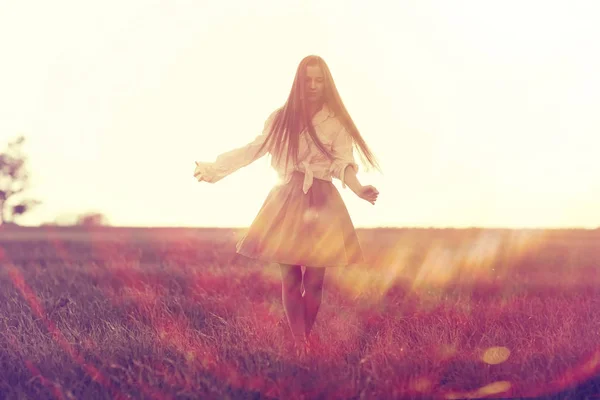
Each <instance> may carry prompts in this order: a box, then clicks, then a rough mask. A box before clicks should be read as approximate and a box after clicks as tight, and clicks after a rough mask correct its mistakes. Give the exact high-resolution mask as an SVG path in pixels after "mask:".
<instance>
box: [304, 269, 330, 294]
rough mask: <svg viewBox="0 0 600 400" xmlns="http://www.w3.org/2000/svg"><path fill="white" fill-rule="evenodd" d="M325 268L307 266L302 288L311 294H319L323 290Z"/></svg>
mask: <svg viewBox="0 0 600 400" xmlns="http://www.w3.org/2000/svg"><path fill="white" fill-rule="evenodd" d="M324 279H325V268H315V267H313V268H311V267H307V268H306V272H305V273H304V289H305V290H306V291H307V292H309V293H311V294H319V293H321V291H322V290H323V281H324Z"/></svg>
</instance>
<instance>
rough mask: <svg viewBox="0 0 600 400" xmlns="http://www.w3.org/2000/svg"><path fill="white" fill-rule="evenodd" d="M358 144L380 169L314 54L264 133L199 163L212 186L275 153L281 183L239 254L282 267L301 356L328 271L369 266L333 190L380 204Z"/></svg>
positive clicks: (307, 344) (288, 313)
mask: <svg viewBox="0 0 600 400" xmlns="http://www.w3.org/2000/svg"><path fill="white" fill-rule="evenodd" d="M353 144H354V145H355V146H356V147H357V149H358V150H359V152H360V155H361V159H362V161H363V164H365V165H366V164H367V162H368V164H370V165H371V166H373V167H375V168H377V169H378V170H379V166H378V163H377V161H376V159H375V157H374V156H373V154H372V153H371V151H370V149H369V148H368V146H367V145H366V143H365V141H364V140H363V138H362V136H361V135H360V133H359V132H358V130H357V129H356V126H355V125H354V122H353V121H352V118H350V115H349V114H348V112H347V111H346V108H345V107H344V104H343V103H342V100H341V98H340V96H339V94H338V91H337V89H336V87H335V84H334V81H333V78H332V76H331V73H330V71H329V68H328V67H327V64H326V63H325V61H324V60H323V59H322V58H321V57H318V56H314V55H311V56H308V57H305V58H304V59H303V60H302V61H301V62H300V64H299V65H298V69H297V71H296V76H295V78H294V83H293V85H292V90H291V92H290V94H289V97H288V99H287V101H286V103H285V104H284V106H283V107H281V108H279V109H278V110H276V111H274V112H273V113H272V114H271V115H270V116H269V118H268V119H267V121H266V122H265V126H264V130H263V133H262V134H261V135H259V136H258V137H256V139H255V140H254V141H253V142H251V143H249V144H247V145H246V146H244V147H241V148H238V149H235V150H232V151H229V152H227V153H224V154H221V155H220V156H219V157H217V159H216V161H215V162H214V163H202V162H196V169H195V171H194V177H195V178H196V179H198V181H205V182H211V183H214V182H217V181H219V180H221V179H222V178H224V177H225V176H227V175H229V174H231V173H233V172H234V171H236V170H238V169H239V168H242V167H244V166H246V165H248V164H250V163H252V162H253V161H255V160H257V159H259V158H260V157H262V156H264V155H265V154H266V153H267V152H269V153H270V154H271V155H272V161H271V165H272V167H273V168H274V169H275V170H276V171H277V172H278V175H279V177H280V183H279V184H277V185H276V186H275V187H274V188H273V189H272V190H271V191H270V193H269V194H268V196H267V198H266V200H265V202H264V204H263V205H262V207H261V209H260V211H259V212H258V215H257V216H256V218H255V219H254V221H253V222H252V224H251V226H250V228H249V229H248V232H247V233H246V234H245V236H244V237H243V238H242V239H241V240H240V241H239V242H238V244H237V246H236V248H237V253H239V254H242V255H244V256H247V257H250V258H253V259H257V260H261V261H265V262H268V263H278V264H279V266H280V269H281V277H282V302H283V307H284V310H285V314H286V317H287V320H288V324H289V326H290V329H291V332H292V335H293V337H294V343H295V345H296V348H297V349H298V351H299V352H301V353H305V352H306V351H307V350H309V349H310V346H311V343H312V340H311V341H309V338H311V337H310V332H311V329H312V326H313V324H314V322H315V318H316V316H317V312H318V310H319V306H320V305H321V298H322V293H323V291H322V289H323V280H324V277H325V270H326V268H327V267H343V266H347V265H350V264H354V263H359V262H361V261H363V255H362V250H361V248H360V244H359V242H358V237H357V235H356V232H355V231H354V226H353V224H352V221H351V220H350V216H349V215H348V211H347V209H346V206H345V205H344V202H343V200H342V198H341V196H340V194H339V192H338V191H337V189H336V188H335V186H334V185H333V184H332V177H335V178H337V179H339V180H340V181H341V182H342V187H343V188H345V187H346V185H347V186H348V187H349V188H350V189H351V190H352V191H353V192H354V193H355V194H356V195H357V196H358V197H360V198H362V199H364V200H366V201H368V202H370V203H371V204H375V201H376V200H377V196H378V194H379V192H378V191H377V189H376V188H375V187H373V186H370V185H367V186H363V185H361V184H360V182H359V181H358V179H357V177H356V173H357V171H358V165H357V163H356V162H355V159H354V155H353V147H352V146H353ZM365 158H366V162H365ZM301 266H304V268H305V272H304V275H303V274H302V270H301ZM301 286H303V287H304V293H302V292H301Z"/></svg>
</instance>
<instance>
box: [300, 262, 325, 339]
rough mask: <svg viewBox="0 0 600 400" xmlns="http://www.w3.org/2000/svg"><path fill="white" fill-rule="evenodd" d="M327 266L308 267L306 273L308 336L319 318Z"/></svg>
mask: <svg viewBox="0 0 600 400" xmlns="http://www.w3.org/2000/svg"><path fill="white" fill-rule="evenodd" d="M324 278H325V268H318V267H306V272H305V273H304V290H305V292H304V323H305V334H306V337H307V338H308V337H309V335H310V332H311V330H312V327H313V325H314V323H315V320H316V319H317V313H318V312H319V307H320V306H321V300H322V298H323V280H324Z"/></svg>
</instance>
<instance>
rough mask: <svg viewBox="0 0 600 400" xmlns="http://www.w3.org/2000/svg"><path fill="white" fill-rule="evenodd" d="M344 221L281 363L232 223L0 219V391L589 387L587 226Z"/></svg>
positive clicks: (233, 392)
mask: <svg viewBox="0 0 600 400" xmlns="http://www.w3.org/2000/svg"><path fill="white" fill-rule="evenodd" d="M358 232H359V237H360V240H361V244H362V246H363V250H364V252H365V255H366V259H367V262H366V264H365V265H359V266H353V267H352V268H345V269H328V271H327V273H326V276H325V288H324V298H323V304H322V306H321V309H320V311H319V314H318V316H317V321H316V324H315V328H314V333H315V334H316V335H318V336H319V338H320V342H321V346H320V347H318V348H317V349H316V351H317V353H316V354H311V355H309V356H308V359H297V358H296V357H295V356H294V353H293V351H292V349H291V348H290V342H289V339H290V338H289V336H290V335H289V328H288V327H287V323H286V321H285V316H284V312H283V307H282V305H281V281H280V275H279V269H278V267H277V265H274V264H273V265H268V264H266V265H265V264H263V263H260V262H255V261H252V260H248V259H246V258H244V257H241V256H238V255H236V254H235V243H236V240H237V239H238V238H239V237H240V236H241V235H242V234H243V230H229V229H183V228H182V229H168V228H155V229H141V228H140V229H133V228H95V229H84V228H57V227H46V228H12V229H1V228H0V287H1V288H2V290H0V393H2V395H0V398H2V396H4V397H6V398H18V399H25V398H30V399H43V398H56V399H113V398H123V399H124V398H135V399H138V398H147V399H171V398H181V399H186V398H190V399H195V398H199V399H213V398H214V399H227V398H230V399H233V398H253V399H255V398H306V399H310V398H319V399H325V398H356V399H364V398H373V399H375V398H377V399H383V398H402V399H403V398H447V399H450V398H494V397H496V398H497V397H505V398H506V397H513V398H514V397H525V396H528V397H534V396H549V395H551V394H554V395H559V396H560V397H556V398H573V399H583V398H600V397H598V393H599V392H600V379H599V378H598V375H599V373H600V346H599V343H600V312H599V311H598V310H600V272H599V271H600V245H599V244H600V230H554V231H551V230H489V229H487V230H482V229H461V230H459V229H456V230H454V229H439V230H436V229H374V230H359V231H358ZM594 396H596V397H594Z"/></svg>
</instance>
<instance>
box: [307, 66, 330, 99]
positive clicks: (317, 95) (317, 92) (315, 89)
mask: <svg viewBox="0 0 600 400" xmlns="http://www.w3.org/2000/svg"><path fill="white" fill-rule="evenodd" d="M304 85H305V86H304V93H306V99H307V100H308V101H309V102H311V103H320V102H322V101H323V97H324V93H325V78H324V76H323V71H321V67H319V66H318V65H309V66H307V67H306V80H305V83H304Z"/></svg>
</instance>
